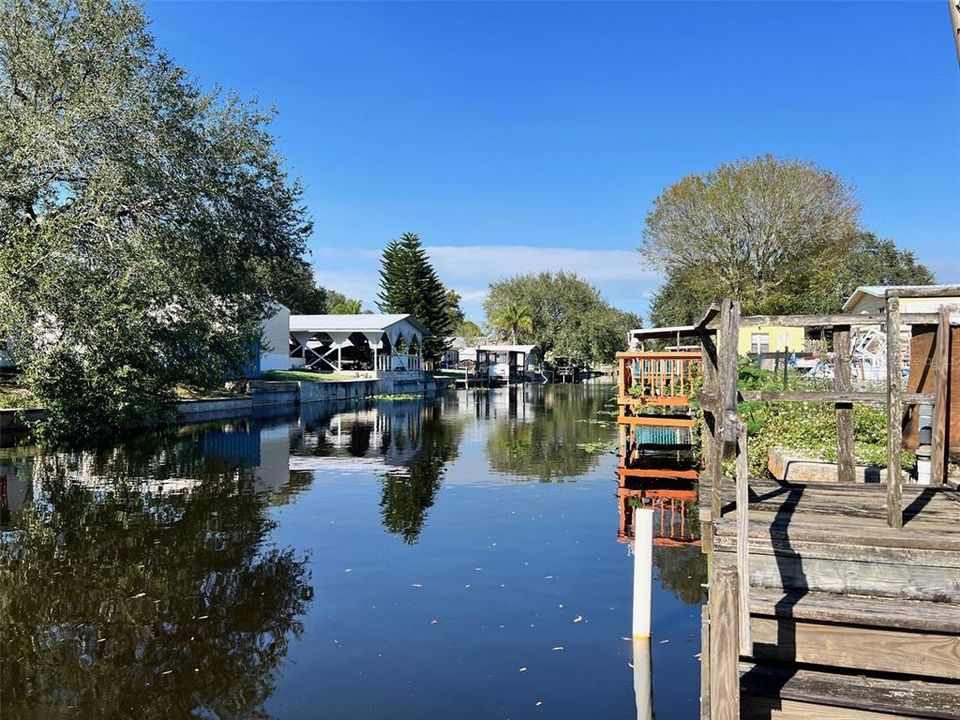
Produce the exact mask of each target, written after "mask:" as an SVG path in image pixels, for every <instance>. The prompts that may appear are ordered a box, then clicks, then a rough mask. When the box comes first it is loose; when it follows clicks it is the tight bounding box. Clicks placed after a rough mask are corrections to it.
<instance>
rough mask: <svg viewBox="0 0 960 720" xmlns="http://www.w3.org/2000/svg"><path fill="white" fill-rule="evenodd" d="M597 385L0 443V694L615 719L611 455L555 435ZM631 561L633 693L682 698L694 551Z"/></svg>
mask: <svg viewBox="0 0 960 720" xmlns="http://www.w3.org/2000/svg"><path fill="white" fill-rule="evenodd" d="M612 396H613V389H612V387H610V386H547V387H541V386H528V387H526V388H520V389H516V388H511V389H506V388H504V389H498V390H494V391H489V392H488V391H470V392H465V391H460V392H459V393H451V394H449V395H445V396H443V397H441V398H437V399H436V400H432V399H431V400H427V401H403V402H383V403H380V404H370V403H359V404H358V403H351V404H345V405H316V406H313V407H305V408H303V411H302V413H301V414H300V416H299V417H297V416H288V417H281V418H272V419H259V420H256V421H253V422H246V421H245V422H241V423H226V424H215V425H209V426H203V427H192V428H184V429H180V430H178V431H176V432H171V433H169V434H165V435H151V436H147V437H143V438H139V439H138V440H136V441H134V442H129V443H126V444H124V445H122V446H120V447H117V448H115V449H112V450H110V451H103V452H97V453H52V452H51V453H47V454H39V453H38V451H36V450H35V449H30V448H26V449H24V448H18V449H6V450H0V476H5V477H6V492H7V497H6V503H7V507H9V510H3V511H2V512H3V517H2V522H3V525H2V530H3V533H2V544H0V717H2V718H3V719H4V720H7V718H52V717H83V718H88V717H89V718H164V719H165V720H171V719H173V718H186V717H196V718H274V717H275V718H301V717H303V718H630V717H635V716H636V714H637V708H636V705H635V681H636V682H637V683H638V684H640V685H642V684H643V678H642V677H638V678H635V673H634V669H633V668H632V664H633V649H632V643H630V642H628V641H625V640H624V638H625V637H626V636H628V635H629V634H630V625H631V620H630V607H631V582H632V557H630V556H629V555H628V546H627V545H626V544H624V543H623V542H619V541H618V539H617V531H618V518H619V516H618V500H617V497H616V479H615V475H614V472H613V471H614V468H615V466H616V458H615V456H614V455H613V454H611V453H610V452H604V453H600V454H597V453H595V452H594V453H590V452H588V451H587V450H585V449H583V448H582V447H578V445H583V444H590V443H594V444H596V443H608V442H611V441H613V440H614V438H615V430H614V427H613V426H612V425H609V424H608V423H607V422H601V421H605V420H606V421H609V419H610V417H609V415H605V414H603V413H604V411H610V410H612V409H613V407H612V405H610V404H609V401H610V399H611V398H612ZM598 412H600V413H601V414H600V415H598V414H597V413H598ZM655 565H656V570H655V577H656V580H655V588H654V598H653V600H654V607H653V616H654V618H653V622H654V638H653V641H652V644H651V647H652V675H653V678H652V679H653V702H654V708H655V716H656V717H657V718H660V719H661V720H663V719H664V718H665V719H667V720H671V719H676V720H684V719H685V718H691V719H693V718H696V717H698V709H697V708H698V694H699V663H698V660H697V657H696V655H697V653H698V651H699V632H700V631H699V615H700V611H699V603H700V602H701V591H700V583H701V582H703V577H702V573H703V563H702V560H701V558H700V555H699V549H698V548H695V547H682V546H681V547H657V548H655ZM523 668H525V670H523ZM640 675H642V673H640ZM641 695H643V691H641Z"/></svg>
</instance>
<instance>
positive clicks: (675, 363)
mask: <svg viewBox="0 0 960 720" xmlns="http://www.w3.org/2000/svg"><path fill="white" fill-rule="evenodd" d="M700 362H701V359H700V353H699V352H695V351H694V352H690V351H675V352H637V351H631V352H620V353H617V365H618V370H619V373H618V376H617V377H618V379H617V382H618V393H617V394H618V396H619V398H618V400H619V402H620V404H621V405H630V404H637V405H681V406H682V405H689V404H690V396H691V394H692V393H693V390H694V384H695V382H696V379H697V377H698V376H699V375H700Z"/></svg>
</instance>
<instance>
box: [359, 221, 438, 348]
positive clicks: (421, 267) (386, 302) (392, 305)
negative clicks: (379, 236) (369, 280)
mask: <svg viewBox="0 0 960 720" xmlns="http://www.w3.org/2000/svg"><path fill="white" fill-rule="evenodd" d="M377 297H378V299H379V302H378V303H377V306H378V307H379V308H380V311H381V312H385V313H410V314H412V315H413V316H414V317H415V318H416V319H417V320H418V321H419V322H420V323H421V324H422V325H423V326H424V327H425V328H427V330H429V331H430V332H431V333H432V334H433V336H432V337H430V338H427V339H426V340H425V341H424V343H423V355H424V357H425V358H427V359H428V360H434V361H436V360H438V359H439V358H440V357H441V356H442V355H443V353H444V352H445V350H446V345H447V337H448V336H449V335H450V334H451V331H452V329H453V328H452V327H451V325H450V322H451V313H450V308H449V302H448V296H447V289H446V288H445V287H444V286H443V283H441V282H440V279H439V278H438V277H437V272H436V270H434V269H433V265H432V264H431V263H430V259H429V258H428V257H427V253H426V251H425V250H424V249H423V243H421V242H420V238H419V236H417V235H415V234H413V233H404V234H403V235H401V236H400V238H399V239H398V240H391V241H390V242H389V243H388V244H387V247H386V248H384V251H383V255H382V256H381V258H380V293H379V294H378V295H377Z"/></svg>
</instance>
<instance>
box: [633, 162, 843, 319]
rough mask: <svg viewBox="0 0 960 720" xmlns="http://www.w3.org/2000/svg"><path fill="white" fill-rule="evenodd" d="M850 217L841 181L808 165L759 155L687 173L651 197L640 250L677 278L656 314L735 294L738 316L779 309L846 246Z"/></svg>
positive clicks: (667, 273) (701, 304) (839, 254)
mask: <svg viewBox="0 0 960 720" xmlns="http://www.w3.org/2000/svg"><path fill="white" fill-rule="evenodd" d="M858 214H859V206H858V203H857V201H856V200H855V198H854V197H853V192H852V190H851V189H850V187H849V186H847V185H846V184H844V182H843V181H842V180H841V179H840V178H838V177H837V176H836V175H834V174H833V173H831V172H829V171H826V170H822V169H820V168H818V167H816V166H815V165H813V164H812V163H806V162H800V161H796V160H783V159H778V158H775V157H773V156H770V155H767V156H763V157H758V158H755V159H753V160H741V161H739V162H735V163H728V164H722V165H720V166H718V167H717V168H716V169H715V170H713V171H711V172H710V173H707V174H706V175H688V176H687V177H685V178H683V179H681V180H680V181H679V182H677V183H675V184H674V185H671V186H670V187H668V188H667V189H665V190H664V191H663V192H662V193H661V194H660V196H659V197H657V199H656V200H655V201H654V208H653V210H652V211H651V212H650V213H649V214H648V215H647V219H646V227H645V229H644V234H643V242H642V245H641V248H640V249H641V252H642V253H643V255H644V257H645V258H646V260H647V261H648V262H649V263H650V264H651V265H652V266H653V267H654V268H656V269H658V270H660V271H662V272H664V273H665V274H666V275H668V276H669V277H675V276H676V277H679V278H682V285H681V286H679V287H677V288H673V289H671V290H670V292H669V293H666V294H665V295H664V297H663V298H662V299H661V302H660V306H661V307H660V312H666V311H669V312H671V313H674V312H677V308H678V307H679V308H684V307H686V303H687V302H689V301H690V299H691V298H694V299H696V300H697V301H698V302H697V303H696V305H699V306H701V308H702V306H703V305H704V304H705V303H704V302H703V301H706V302H709V301H710V300H712V299H713V298H715V297H732V298H737V299H739V300H740V301H741V302H742V303H743V306H744V310H745V311H746V312H779V311H783V309H784V308H785V307H787V306H788V305H789V303H790V301H791V299H793V298H795V297H796V295H797V292H798V290H797V288H809V287H811V285H812V283H813V280H814V278H815V277H816V275H817V274H818V272H819V271H820V268H822V267H824V266H834V265H835V264H836V262H837V261H838V259H839V258H840V257H841V256H842V255H843V254H844V253H845V252H846V251H847V250H848V249H849V248H850V247H851V246H852V245H853V244H854V241H855V236H854V230H855V228H856V224H857V221H858ZM678 282H681V281H678ZM687 313H689V311H687Z"/></svg>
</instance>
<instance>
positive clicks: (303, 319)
mask: <svg viewBox="0 0 960 720" xmlns="http://www.w3.org/2000/svg"><path fill="white" fill-rule="evenodd" d="M402 322H407V323H409V324H410V325H412V326H413V327H414V328H415V329H416V330H417V331H418V332H419V333H420V334H421V335H423V337H429V336H430V335H431V333H430V331H429V330H427V329H426V328H425V327H424V326H423V325H421V324H420V323H419V322H417V320H416V318H414V317H413V315H409V314H408V315H404V314H399V313H395V314H385V315H374V314H362V315H291V316H290V332H314V333H319V332H329V331H333V332H376V331H378V330H379V331H381V332H385V331H386V330H387V328H389V327H391V326H393V325H396V324H398V323H402Z"/></svg>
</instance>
